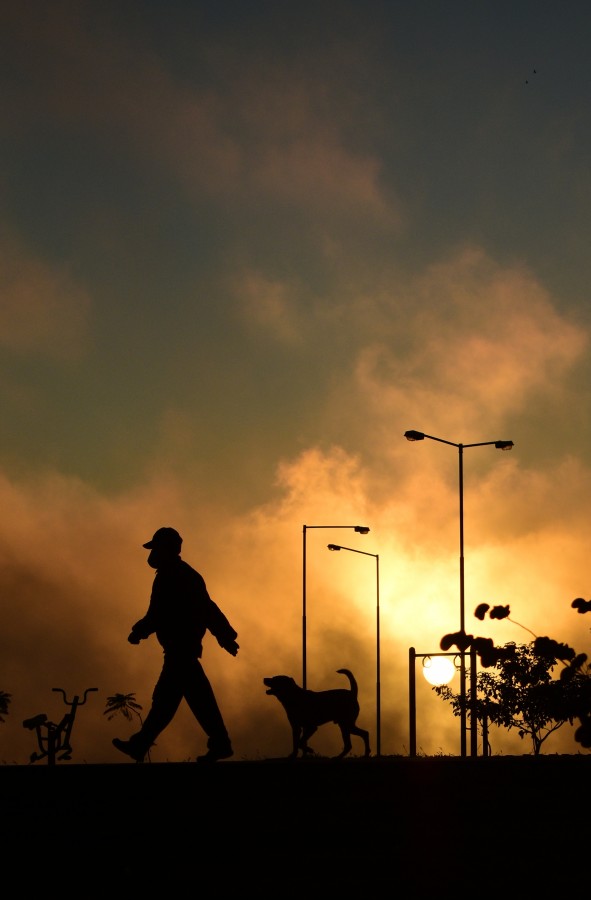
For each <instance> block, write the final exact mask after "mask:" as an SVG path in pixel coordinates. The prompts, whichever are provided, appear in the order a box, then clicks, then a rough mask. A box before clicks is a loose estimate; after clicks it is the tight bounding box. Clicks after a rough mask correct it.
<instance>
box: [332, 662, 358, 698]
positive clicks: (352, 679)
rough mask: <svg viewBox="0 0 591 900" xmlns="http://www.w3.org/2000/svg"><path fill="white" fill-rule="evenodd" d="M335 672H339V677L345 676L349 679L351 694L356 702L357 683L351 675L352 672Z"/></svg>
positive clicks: (346, 670)
mask: <svg viewBox="0 0 591 900" xmlns="http://www.w3.org/2000/svg"><path fill="white" fill-rule="evenodd" d="M337 672H339V673H340V674H341V675H346V676H347V678H348V679H349V681H350V683H351V693H352V694H353V696H354V697H355V699H356V700H357V682H356V681H355V676H354V675H353V672H351V671H350V670H349V669H337Z"/></svg>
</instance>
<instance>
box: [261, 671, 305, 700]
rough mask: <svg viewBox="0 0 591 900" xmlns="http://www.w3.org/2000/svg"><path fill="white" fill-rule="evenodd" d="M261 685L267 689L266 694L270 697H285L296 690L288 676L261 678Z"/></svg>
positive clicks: (296, 687)
mask: <svg viewBox="0 0 591 900" xmlns="http://www.w3.org/2000/svg"><path fill="white" fill-rule="evenodd" d="M263 684H264V685H265V687H266V688H268V690H267V691H266V693H267V694H270V695H271V696H272V697H285V696H286V695H289V694H293V692H294V691H295V690H297V689H298V686H297V684H296V683H295V681H294V679H293V678H292V677H291V676H290V675H273V676H271V677H270V678H263Z"/></svg>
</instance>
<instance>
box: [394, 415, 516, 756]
mask: <svg viewBox="0 0 591 900" xmlns="http://www.w3.org/2000/svg"><path fill="white" fill-rule="evenodd" d="M404 437H405V438H406V439H407V441H423V440H425V438H429V440H431V441H439V443H441V444H448V445H449V446H451V447H457V448H458V459H459V490H460V631H461V632H462V633H465V616H464V462H463V457H464V450H465V449H466V448H467V447H490V446H493V447H496V449H497V450H511V448H512V447H513V441H479V442H478V443H476V444H456V443H454V441H446V440H444V439H443V438H438V437H434V436H433V435H432V434H425V433H424V432H423V431H414V430H411V431H405V432H404ZM466 730H467V728H466V654H465V651H464V650H462V652H461V653H460V754H461V756H466ZM471 734H472V740H471V744H470V749H471V754H472V756H476V755H477V749H476V747H477V739H478V735H477V733H476V721H475V719H474V716H473V717H472V732H471Z"/></svg>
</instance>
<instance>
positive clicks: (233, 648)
mask: <svg viewBox="0 0 591 900" xmlns="http://www.w3.org/2000/svg"><path fill="white" fill-rule="evenodd" d="M223 648H224V650H227V651H228V653H231V654H232V656H236V655H237V653H238V650H239V649H240V648H239V646H238V644H237V643H236V641H230V642H229V643H228V644H223Z"/></svg>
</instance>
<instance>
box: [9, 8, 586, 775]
mask: <svg viewBox="0 0 591 900" xmlns="http://www.w3.org/2000/svg"><path fill="white" fill-rule="evenodd" d="M271 6H273V5H271ZM344 6H345V7H346V9H345V10H344V11H343V12H342V15H340V16H339V22H338V27H336V28H335V21H334V9H333V8H332V7H333V4H323V3H320V4H315V5H314V7H313V8H311V9H313V10H314V23H315V25H314V29H310V27H309V24H308V23H309V18H308V17H307V15H306V13H307V5H306V3H304V4H303V6H302V4H298V5H297V9H296V6H295V5H290V4H287V5H286V6H284V5H283V4H280V5H278V7H277V8H276V9H272V10H269V9H268V5H267V4H263V5H259V4H258V3H254V4H247V5H243V4H229V5H228V13H227V15H223V14H222V13H221V12H219V9H218V7H217V5H215V4H194V5H193V4H184V3H176V2H174V0H173V2H172V3H168V4H166V10H164V9H163V8H160V6H159V5H158V4H143V3H135V2H131V3H126V4H125V10H124V9H123V8H120V5H119V4H113V5H111V4H107V5H106V6H105V5H102V4H101V5H100V6H99V7H97V5H96V4H91V3H89V2H85V0H84V2H77V3H73V2H69V0H63V2H61V0H60V2H58V3H54V4H51V14H49V13H48V12H47V10H46V9H45V7H43V8H41V7H40V5H39V4H35V3H32V4H29V3H24V4H13V5H5V8H4V9H3V10H2V12H1V13H0V27H1V30H2V34H3V37H4V42H3V46H4V50H3V67H2V74H1V75H0V79H1V82H2V84H1V86H2V90H1V92H0V96H1V97H2V101H1V102H2V117H1V121H2V125H1V128H2V141H0V173H1V174H0V191H1V195H2V204H1V210H2V211H1V212H0V400H1V403H2V411H3V416H2V420H3V427H2V431H1V438H0V507H1V508H2V510H3V516H2V518H1V520H0V611H1V614H2V616H1V618H2V627H1V629H0V690H3V691H6V692H8V693H10V694H11V695H12V703H11V705H10V710H9V715H8V716H7V717H6V721H5V722H4V723H0V761H2V762H7V763H12V762H17V763H23V764H26V763H27V762H28V759H29V755H30V753H31V752H32V751H33V750H34V749H35V747H34V741H33V739H32V736H31V734H30V733H29V732H28V731H26V729H24V728H23V726H22V722H23V720H24V719H26V718H29V717H31V716H33V715H36V714H37V713H41V712H44V713H47V715H48V717H49V718H50V719H52V720H54V721H57V720H58V719H59V718H60V717H61V715H63V712H64V704H63V701H62V699H61V696H60V694H59V693H55V692H52V688H54V687H59V688H63V689H64V690H65V691H66V693H67V695H68V696H73V695H75V694H82V692H83V691H84V690H85V689H86V688H88V687H96V688H98V690H97V692H96V693H93V694H91V695H89V697H88V700H87V703H86V704H85V706H84V707H83V708H81V709H80V711H79V713H78V716H77V721H76V725H75V731H74V734H73V746H74V757H73V759H74V761H78V762H83V761H84V762H121V758H120V756H119V755H118V754H117V751H116V750H114V748H113V747H112V745H111V739H112V738H113V737H115V736H118V737H122V738H125V737H127V736H128V735H129V733H130V732H131V730H132V729H133V726H132V725H130V723H128V722H127V721H126V720H125V719H123V718H120V719H117V718H115V719H114V720H107V718H106V716H105V715H103V713H104V709H105V704H106V699H107V697H108V696H110V695H113V694H115V693H131V692H133V693H135V695H136V699H137V701H138V702H139V703H140V704H141V705H142V708H143V710H144V712H145V711H146V710H147V709H148V707H149V704H150V697H151V692H152V688H153V686H154V683H155V681H156V678H157V675H158V672H159V670H160V664H161V651H160V648H159V646H158V645H157V643H156V641H155V640H151V641H147V642H142V644H140V645H139V646H131V645H129V644H128V643H127V635H128V633H129V629H130V626H131V625H132V624H133V623H134V622H135V621H136V620H137V619H139V618H140V617H141V616H142V615H143V614H144V612H145V610H146V608H147V603H148V598H149V594H150V587H151V582H152V577H153V572H152V570H151V569H149V567H148V566H147V565H146V556H147V553H146V551H144V550H143V549H142V544H143V543H144V542H145V541H146V540H147V539H148V538H149V537H150V536H151V535H152V533H153V532H154V531H155V530H156V529H157V528H159V527H160V526H162V525H170V526H173V527H175V528H177V529H178V530H179V531H180V533H181V534H182V536H183V538H184V543H183V557H184V558H185V559H186V560H187V561H188V562H189V563H191V564H192V565H193V566H194V567H195V568H197V569H198V570H199V571H200V572H201V574H202V575H203V577H204V578H205V581H206V583H207V586H208V588H209V591H210V593H211V595H212V597H213V598H214V599H215V600H216V602H217V603H218V604H219V605H220V607H221V608H222V610H223V611H224V612H225V613H226V615H227V616H228V618H229V620H230V621H231V623H232V624H233V626H234V627H235V628H236V630H237V631H238V643H239V644H240V651H239V654H238V656H237V657H236V658H235V659H234V658H231V657H230V656H228V655H227V654H225V653H224V652H223V651H222V650H221V649H220V648H219V646H218V645H217V642H216V641H215V640H214V639H209V638H208V639H206V642H205V650H204V657H203V662H204V666H205V669H206V671H207V672H208V674H209V676H210V678H211V681H212V683H213V685H214V688H215V691H216V694H217V696H218V699H219V702H220V705H221V707H222V710H223V712H224V716H225V718H226V720H227V724H228V727H229V730H230V734H231V737H232V741H233V745H234V751H235V758H236V759H242V758H246V759H257V758H265V757H275V756H282V755H287V753H288V752H289V750H290V740H291V735H290V729H289V726H288V723H287V720H286V717H285V713H284V712H283V710H282V709H281V708H280V706H279V704H278V703H277V702H276V701H275V700H274V699H273V698H270V697H268V696H267V695H266V693H265V689H264V685H263V678H264V677H265V676H271V675H275V674H289V675H292V676H293V677H294V678H296V680H297V681H301V676H302V528H303V525H304V524H323V523H332V524H340V523H343V524H345V523H359V524H366V525H367V526H369V527H370V529H371V530H370V532H369V533H368V534H367V535H360V534H356V533H354V532H353V531H344V530H340V529H338V530H337V529H334V530H331V529H321V530H313V529H311V530H310V531H309V533H308V537H307V676H308V687H309V688H311V689H314V690H322V689H325V688H326V689H327V688H332V687H342V686H343V685H342V680H343V679H342V676H341V675H338V674H337V669H340V668H348V669H351V670H352V671H353V672H354V674H355V676H356V678H357V681H358V683H359V689H360V702H361V714H360V717H359V724H360V725H361V726H362V727H366V728H368V729H369V731H370V734H371V736H372V743H373V744H374V746H375V735H376V678H377V673H376V657H377V650H378V648H377V634H376V631H377V628H376V624H377V623H376V606H377V603H376V600H377V597H376V593H377V592H376V588H377V584H376V567H375V559H374V558H372V556H371V554H375V555H377V556H379V561H380V565H379V578H380V580H379V600H380V624H381V629H380V651H381V654H380V655H381V672H380V674H381V698H382V703H381V733H382V737H381V742H382V753H384V754H406V753H408V738H409V730H408V675H409V673H408V650H409V647H415V648H416V650H417V651H418V652H429V651H436V650H437V649H438V648H439V641H440V639H441V637H442V636H443V635H444V634H446V633H448V632H450V631H455V630H457V629H458V628H459V618H460V607H459V603H460V583H459V577H460V567H459V554H460V550H459V491H458V452H457V449H456V448H455V447H454V446H446V445H445V444H442V443H436V442H434V441H432V440H425V441H421V442H414V443H410V442H408V441H407V440H405V438H404V433H405V431H407V430H409V429H417V430H422V431H424V432H426V433H427V434H429V435H433V436H437V437H439V438H441V439H444V440H446V441H449V442H451V443H452V444H457V443H459V442H461V443H463V444H470V443H477V442H488V441H495V440H499V439H501V440H512V441H513V442H514V448H513V449H512V450H511V451H510V452H508V453H501V452H499V451H497V450H496V449H495V448H494V447H491V446H482V447H474V448H469V449H466V451H465V454H464V471H463V476H464V477H463V485H464V510H463V512H464V561H465V613H466V628H467V630H468V631H470V632H472V633H475V634H479V635H483V636H489V637H492V638H493V639H494V641H495V642H496V643H499V644H503V643H507V642H509V641H516V642H519V643H527V642H528V641H529V640H530V639H531V634H529V632H528V631H526V630H524V629H523V628H520V627H519V625H517V624H515V622H521V623H523V625H524V626H526V628H527V629H530V630H531V632H533V633H534V634H537V635H549V636H550V637H553V638H555V639H556V640H559V641H562V642H566V643H570V644H571V645H572V646H573V647H575V649H576V650H577V651H578V652H587V651H588V649H589V647H590V645H591V641H590V636H589V625H590V623H589V622H588V621H587V620H586V618H585V617H583V616H580V615H577V613H576V611H575V610H573V609H572V608H571V602H572V600H573V599H574V598H575V597H587V596H588V593H589V571H588V568H589V566H588V556H589V553H588V547H589V500H590V497H591V462H590V461H591V428H590V426H589V423H590V422H591V395H590V393H589V383H590V362H591V358H590V353H589V348H590V340H589V339H590V336H591V316H590V305H589V302H588V289H589V288H588V286H589V283H590V277H589V275H590V273H589V252H588V247H589V235H588V230H589V221H588V202H587V198H588V196H589V186H590V185H589V179H590V176H589V167H588V158H589V154H588V150H589V146H588V145H589V135H588V133H587V126H586V124H585V123H586V122H587V120H588V107H589V97H588V88H587V85H588V83H589V79H588V73H587V68H588V65H589V64H588V61H587V60H588V48H587V46H586V43H584V41H586V38H587V34H588V31H587V29H586V28H584V27H583V25H584V22H583V19H584V17H585V12H584V11H583V10H582V8H581V10H579V11H570V12H569V19H568V22H565V21H563V17H562V13H561V11H560V10H554V9H552V10H550V9H548V10H537V12H536V16H535V21H533V22H532V20H531V17H530V16H526V15H525V14H524V13H522V12H521V11H520V9H515V10H512V11H510V12H509V13H507V16H506V17H505V19H504V20H503V22H501V21H500V17H498V16H497V15H496V13H495V11H494V9H493V8H492V6H491V8H490V9H489V10H488V11H487V10H486V9H484V8H483V9H482V10H476V9H475V7H474V4H472V3H467V2H466V3H460V4H459V6H457V7H454V8H453V9H450V8H449V7H448V6H444V7H442V6H441V5H440V4H437V3H433V4H428V6H429V7H430V14H429V15H426V13H425V9H424V6H422V7H421V10H422V11H419V9H418V7H417V9H416V10H415V9H414V7H413V6H412V5H408V4H406V5H405V4H402V5H401V4H381V3H380V4H372V3H371V2H370V3H369V4H355V3H352V4H344ZM517 6H519V4H518V5H517ZM214 7H215V8H216V9H218V11H217V12H216V11H215V9H214ZM402 7H408V8H406V9H403V8H402ZM558 33H560V35H561V39H560V42H557V41H556V40H555V35H556V34H558ZM534 66H535V68H536V74H535V76H534V75H532V74H531V73H532V70H533V68H534ZM528 76H529V77H528ZM526 80H527V84H526ZM331 542H332V543H336V544H341V545H345V546H348V547H351V548H357V549H359V550H360V551H364V552H365V553H366V554H370V555H368V556H364V555H362V554H361V553H355V552H340V553H334V552H330V551H329V550H328V549H327V545H328V544H329V543H331ZM479 603H489V604H490V605H491V606H492V605H496V604H503V605H505V604H509V605H510V607H511V619H512V620H513V621H508V620H502V621H494V622H491V621H488V620H486V621H485V622H481V621H478V620H476V619H475V618H474V616H473V612H474V610H475V608H476V607H477V605H478V604H479ZM420 682H421V683H420V687H419V684H417V690H418V696H417V714H418V729H417V741H418V746H419V748H420V752H423V753H429V754H433V753H446V754H447V753H452V754H455V753H458V752H459V722H458V720H457V719H455V718H454V717H453V715H452V713H451V710H450V708H449V707H448V706H446V705H445V704H444V703H443V701H441V700H440V699H439V698H438V697H436V696H435V694H434V693H433V691H432V690H431V689H430V687H429V686H428V685H427V684H426V683H424V682H423V680H422V679H421V680H420ZM339 739H340V736H339V734H338V730H337V729H336V727H335V729H334V731H333V730H332V728H331V727H329V726H325V727H324V728H323V729H321V730H320V731H319V732H318V734H317V736H315V738H314V740H313V741H312V744H313V746H314V747H315V749H317V750H318V751H319V752H323V753H331V752H333V749H334V752H337V751H338V748H339ZM490 740H491V746H492V752H493V753H514V752H516V753H522V752H529V748H528V747H527V746H526V745H524V744H523V743H522V742H520V741H519V738H518V737H517V736H515V735H514V734H507V733H497V732H493V733H492V734H491V735H490ZM204 745H205V739H204V736H203V734H202V733H201V731H200V730H199V728H198V726H197V725H196V724H195V722H194V720H193V718H192V716H191V714H190V713H189V711H188V710H187V709H186V707H182V708H181V710H180V711H179V714H178V716H177V718H176V719H175V720H174V722H173V723H172V725H171V726H170V727H169V728H168V729H167V731H166V732H165V733H164V734H163V735H162V736H161V739H160V740H159V741H158V744H157V746H156V747H155V748H154V750H153V754H152V758H153V759H154V760H155V761H166V760H179V761H180V760H184V759H188V758H193V757H194V756H196V755H197V754H199V753H201V752H203V748H204ZM578 749H579V748H578V747H577V745H575V743H574V742H573V739H572V729H570V727H569V726H566V727H565V728H563V729H561V730H560V731H559V732H557V733H556V734H555V735H553V736H552V738H551V739H550V740H549V741H548V743H547V744H546V745H545V747H544V750H545V752H549V753H551V752H569V753H573V752H578Z"/></svg>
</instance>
